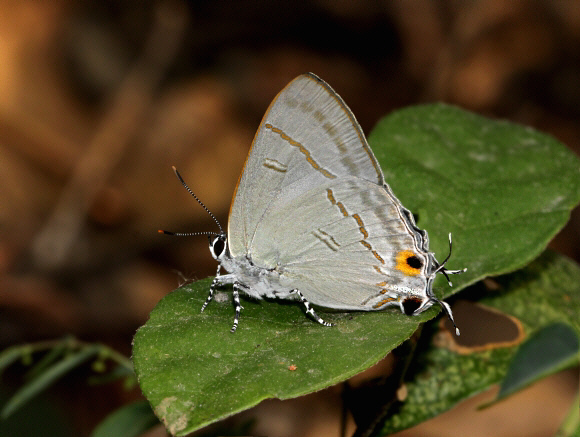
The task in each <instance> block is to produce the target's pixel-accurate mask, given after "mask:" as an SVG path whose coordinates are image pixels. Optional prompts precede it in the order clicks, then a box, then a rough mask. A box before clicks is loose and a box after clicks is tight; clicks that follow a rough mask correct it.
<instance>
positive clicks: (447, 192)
mask: <svg viewBox="0 0 580 437" xmlns="http://www.w3.org/2000/svg"><path fill="white" fill-rule="evenodd" d="M369 142H370V144H371V147H372V148H373V151H374V152H375V154H376V156H377V159H378V160H379V162H380V163H381V166H382V169H383V171H384V173H385V179H386V181H387V183H388V184H389V185H390V186H391V188H392V189H393V192H394V193H395V195H396V196H398V198H399V200H401V202H402V203H403V205H405V206H406V207H407V208H409V209H410V210H411V211H412V212H413V213H414V214H417V215H418V217H419V220H418V225H419V227H421V228H423V229H426V230H427V231H428V232H429V237H430V240H431V242H432V250H433V249H434V251H435V252H436V253H437V254H439V255H440V256H439V258H442V257H443V256H442V255H445V254H446V252H447V234H448V233H449V232H452V233H453V241H454V245H453V256H452V257H451V261H450V263H449V265H450V268H456V267H457V268H462V267H467V268H468V271H467V273H465V274H463V275H460V276H457V277H454V278H453V282H454V283H457V284H458V285H460V286H465V285H467V284H472V283H474V282H476V281H477V280H479V279H482V278H484V277H486V276H494V275H499V274H503V273H508V272H511V271H514V270H516V269H518V268H521V267H523V266H525V265H526V264H528V263H529V262H530V261H532V260H533V259H534V258H536V257H537V256H538V255H540V253H542V251H543V250H544V249H545V247H546V245H547V244H548V242H549V241H550V240H551V239H552V237H554V235H556V233H557V232H558V231H559V230H560V229H561V228H562V227H563V226H564V224H565V223H566V222H567V221H568V219H569V217H570V211H571V210H572V209H573V208H574V207H575V206H576V205H577V204H578V202H580V161H579V160H578V158H577V157H576V156H575V155H574V154H573V153H572V152H570V150H568V149H567V148H566V147H565V146H564V145H563V144H561V143H560V142H558V141H557V140H555V139H554V138H552V137H550V136H548V135H545V134H543V133H540V132H538V131H535V130H533V129H531V128H528V127H523V126H519V125H516V124H513V123H508V122H504V121H496V120H491V119H488V118H484V117H481V116H479V115H476V114H473V113H469V112H467V111H464V110H462V109H460V108H456V107H453V106H448V105H444V104H432V105H424V106H414V107H410V108H406V109H403V110H400V111H397V112H395V113H393V114H391V115H389V116H387V117H385V118H383V119H382V120H381V121H380V122H379V123H378V124H377V126H376V127H375V128H374V129H373V131H372V133H371V134H370V136H369ZM441 254H442V255H441ZM442 279H443V278H439V281H440V282H439V284H440V285H441V286H443V284H444V281H442ZM459 288H461V287H458V288H454V289H453V290H449V289H448V288H445V290H446V293H445V295H450V294H453V293H454V292H457V291H458V289H459Z"/></svg>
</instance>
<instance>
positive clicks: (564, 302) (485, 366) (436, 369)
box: [381, 251, 580, 435]
mask: <svg viewBox="0 0 580 437" xmlns="http://www.w3.org/2000/svg"><path fill="white" fill-rule="evenodd" d="M497 281H498V283H499V284H500V285H501V287H500V288H499V289H498V290H496V291H487V292H486V293H485V294H484V297H483V298H482V299H481V300H479V302H480V303H482V304H484V305H487V306H489V307H493V308H496V309H498V310H500V311H502V312H504V313H506V314H510V315H512V316H514V317H516V318H518V319H519V320H520V322H522V324H523V326H524V330H525V332H526V334H527V335H528V336H534V335H535V333H536V332H539V331H541V330H542V329H543V328H544V327H547V326H551V325H553V324H554V323H560V324H565V325H566V326H567V327H571V328H572V329H573V331H574V332H576V333H579V332H580V319H579V318H578V314H580V268H579V267H578V265H577V264H575V263H574V262H573V261H571V260H569V259H568V258H566V257H564V256H561V255H558V254H555V253H553V252H549V251H548V252H545V253H544V254H543V255H542V256H541V257H540V258H538V259H537V260H536V261H534V262H533V263H531V264H530V265H529V266H527V267H526V268H524V269H522V270H520V271H518V272H515V273H512V274H510V275H505V276H502V277H499V278H497ZM481 288H482V287H481V286H474V287H471V288H469V289H467V290H465V292H464V293H463V295H464V296H466V297H469V296H470V295H471V296H473V297H479V296H481V295H482V294H483V293H482V290H481ZM431 328H432V330H433V327H432V326H431ZM482 329H484V327H482ZM427 331H428V330H427V329H424V330H423V332H424V333H425V332H427ZM432 334H433V331H432ZM432 337H433V335H431V336H429V335H427V336H424V337H422V338H421V341H422V342H423V344H422V346H423V347H422V353H420V354H418V356H417V360H416V363H415V366H414V368H413V369H412V370H411V371H410V372H409V374H408V376H407V378H408V381H407V382H406V385H407V390H408V397H407V399H406V401H405V403H404V404H403V405H402V406H401V407H400V409H399V411H398V412H397V413H396V414H395V415H393V416H392V417H390V418H389V420H388V421H387V423H386V424H385V426H384V428H383V430H382V434H381V435H387V434H389V433H394V432H397V431H400V430H403V429H406V428H410V427H412V426H414V425H417V424H419V423H421V422H423V421H425V420H427V419H430V418H432V417H435V416H437V415H439V414H441V413H443V412H444V411H447V410H449V409H450V408H452V407H453V406H454V405H456V404H457V403H458V402H460V401H462V400H465V399H467V398H469V397H471V396H474V395H476V394H478V393H481V392H483V391H485V390H487V389H488V388H489V387H491V386H492V385H494V384H498V383H500V382H501V381H502V380H503V379H504V378H505V376H506V374H507V371H508V368H509V367H510V364H511V362H512V360H513V358H514V356H515V355H516V351H517V350H518V347H517V346H516V347H505V348H495V349H490V350H486V351H484V352H474V353H471V354H467V355H460V354H458V353H456V352H453V351H451V350H449V349H447V348H444V347H438V346H436V345H434V344H433V343H432V342H431V339H432ZM575 358H576V359H575V361H573V360H565V362H566V365H567V366H572V365H574V364H577V363H578V355H577V354H576V357H575ZM559 370H562V366H552V367H550V368H549V369H546V371H545V372H543V376H548V375H549V374H552V373H555V372H557V371H559Z"/></svg>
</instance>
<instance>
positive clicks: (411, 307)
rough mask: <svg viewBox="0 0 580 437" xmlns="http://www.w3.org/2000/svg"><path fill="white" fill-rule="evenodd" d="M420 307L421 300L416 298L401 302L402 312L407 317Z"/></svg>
mask: <svg viewBox="0 0 580 437" xmlns="http://www.w3.org/2000/svg"><path fill="white" fill-rule="evenodd" d="M420 306H421V299H418V298H414V297H410V298H407V299H405V300H404V301H403V311H404V313H405V314H406V315H408V316H412V315H413V313H414V312H415V311H416V310H417V308H419V307H420Z"/></svg>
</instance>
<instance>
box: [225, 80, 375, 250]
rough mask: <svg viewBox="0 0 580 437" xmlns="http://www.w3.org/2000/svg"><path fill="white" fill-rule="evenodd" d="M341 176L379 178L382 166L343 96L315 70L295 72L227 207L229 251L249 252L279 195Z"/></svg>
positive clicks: (287, 198)
mask: <svg viewBox="0 0 580 437" xmlns="http://www.w3.org/2000/svg"><path fill="white" fill-rule="evenodd" d="M343 177H355V178H360V179H362V180H366V181H368V182H371V183H373V184H375V185H382V184H383V175H382V172H381V169H380V166H379V164H378V162H377V160H376V159H375V157H374V155H373V153H372V151H371V149H370V147H369V146H368V144H367V142H366V140H365V137H364V135H363V133H362V131H361V129H360V127H359V125H358V123H357V122H356V120H355V118H354V116H353V115H352V113H351V112H350V110H349V109H348V108H347V107H346V105H345V104H344V102H343V101H342V99H341V98H340V97H339V96H338V95H337V94H336V93H335V92H334V91H333V90H332V89H331V88H330V87H329V86H328V85H327V84H326V83H324V82H323V81H321V80H320V79H319V78H318V77H316V76H315V75H313V74H305V75H302V76H299V77H298V78H296V79H295V80H293V81H292V82H291V83H290V84H288V85H287V86H286V87H285V88H284V89H283V90H282V91H281V92H280V93H279V94H278V96H277V97H276V98H275V99H274V101H273V102H272V103H271V105H270V107H269V108H268V111H267V112H266V115H265V116H264V118H263V120H262V122H261V124H260V127H259V129H258V132H257V133H256V136H255V138H254V141H253V144H252V148H251V150H250V153H249V155H248V158H247V160H246V163H245V166H244V170H243V172H242V175H241V176H240V180H239V181H238V186H237V187H236V192H235V194H234V199H233V201H232V206H231V210H230V216H229V225H228V226H229V229H228V241H229V248H230V252H231V254H232V256H233V257H234V258H235V257H236V256H242V255H245V254H246V253H251V252H249V249H250V247H251V246H252V241H253V239H254V238H256V236H257V235H258V233H257V229H258V226H259V224H260V223H261V222H263V221H264V220H265V217H266V216H268V210H269V209H271V207H272V204H273V203H274V202H276V201H278V200H279V199H280V197H281V196H283V197H284V198H285V202H290V201H291V200H292V198H293V197H297V196H300V195H302V194H303V193H304V191H305V190H307V189H312V188H314V187H317V186H321V187H322V186H324V185H325V184H329V183H331V182H332V181H333V180H336V179H338V178H343ZM268 220H270V219H268ZM269 224H270V225H271V223H269ZM268 235H270V236H274V238H275V239H276V240H279V241H281V242H285V240H284V239H280V238H279V237H278V235H277V234H276V233H274V234H268Z"/></svg>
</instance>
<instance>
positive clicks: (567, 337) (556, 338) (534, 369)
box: [493, 323, 579, 403]
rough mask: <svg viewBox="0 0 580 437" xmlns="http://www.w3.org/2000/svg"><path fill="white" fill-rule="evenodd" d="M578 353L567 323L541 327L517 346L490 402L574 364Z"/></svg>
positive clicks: (576, 342)
mask: <svg viewBox="0 0 580 437" xmlns="http://www.w3.org/2000/svg"><path fill="white" fill-rule="evenodd" d="M578 352H579V348H578V337H577V335H576V332H575V331H574V329H572V328H571V327H570V326H569V325H567V324H564V323H554V324H552V325H548V326H546V327H543V328H541V329H540V330H538V331H537V332H535V333H534V334H533V335H531V336H530V337H529V338H528V339H527V340H526V342H525V343H523V344H522V345H521V346H520V347H519V349H518V351H517V353H516V355H515V357H514V358H513V360H512V362H511V363H510V367H509V369H508V371H507V374H506V376H505V378H504V380H503V381H502V383H501V388H500V391H499V393H498V395H497V398H496V400H495V401H494V402H493V403H495V402H497V401H499V400H501V399H504V398H506V397H508V396H509V395H511V394H512V393H515V392H516V391H518V390H521V389H523V388H525V387H527V386H529V385H530V384H533V383H534V382H536V381H538V380H539V379H542V378H544V377H546V376H548V375H552V374H554V373H556V372H559V371H560V370H563V369H566V368H568V367H571V366H573V365H575V364H576V363H578Z"/></svg>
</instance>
